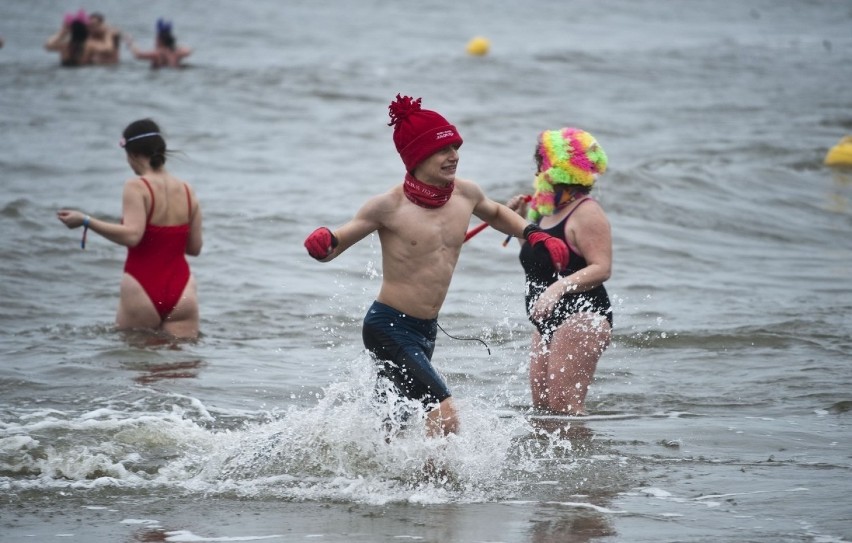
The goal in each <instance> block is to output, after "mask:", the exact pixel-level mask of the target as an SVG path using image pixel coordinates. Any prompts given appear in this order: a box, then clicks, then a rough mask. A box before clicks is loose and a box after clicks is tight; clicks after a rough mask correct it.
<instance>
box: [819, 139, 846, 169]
mask: <svg viewBox="0 0 852 543" xmlns="http://www.w3.org/2000/svg"><path fill="white" fill-rule="evenodd" d="M825 165H826V166H849V167H852V136H846V137H844V138H843V139H841V140H840V142H839V143H838V144H837V145H835V146H834V147H832V148H831V149H829V150H828V153H826V155H825Z"/></svg>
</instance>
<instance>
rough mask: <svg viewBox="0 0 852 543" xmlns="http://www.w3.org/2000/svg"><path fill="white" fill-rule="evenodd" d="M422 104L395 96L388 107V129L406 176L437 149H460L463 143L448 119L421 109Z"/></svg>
mask: <svg viewBox="0 0 852 543" xmlns="http://www.w3.org/2000/svg"><path fill="white" fill-rule="evenodd" d="M421 100H422V98H418V99H416V100H414V99H413V98H411V97H410V96H400V95H399V94H397V95H396V100H395V101H393V102H391V105H390V106H388V115H390V118H391V122H389V123H388V126H393V142H394V144H395V145H396V150H397V152H399V156H401V157H402V162H403V163H404V164H405V169H406V170H407V171H409V172H413V171H414V168H416V167H417V165H418V164H420V163H421V162H423V161H424V160H426V159H427V158H429V157H430V156H431V155H432V154H433V153H434V152H435V151H437V150H438V149H442V148H444V147H446V146H448V145H461V144H462V141H463V140H462V138H461V136H460V135H459V132H458V130H456V127H455V126H453V125H451V124H450V123H449V121H447V119H445V118H443V117H441V116H440V115H439V114H438V113H436V112H434V111H429V110H428V109H421V108H420V101H421Z"/></svg>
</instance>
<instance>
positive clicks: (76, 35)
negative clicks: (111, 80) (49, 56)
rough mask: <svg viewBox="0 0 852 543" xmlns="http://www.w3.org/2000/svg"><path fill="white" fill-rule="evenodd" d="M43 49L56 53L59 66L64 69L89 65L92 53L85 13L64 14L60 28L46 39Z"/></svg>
mask: <svg viewBox="0 0 852 543" xmlns="http://www.w3.org/2000/svg"><path fill="white" fill-rule="evenodd" d="M44 48H45V49H46V50H48V51H55V52H58V53H59V62H60V65H62V66H64V67H76V66H84V65H86V64H90V63H91V55H92V51H91V43H90V41H89V17H88V15H86V12H85V11H83V10H80V11H79V12H77V13H66V14H65V17H64V18H63V20H62V28H60V29H59V30H58V31H57V32H56V33H55V34H54V35H52V36H51V37H50V38H48V40H47V42H45V44H44Z"/></svg>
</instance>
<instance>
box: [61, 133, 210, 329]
mask: <svg viewBox="0 0 852 543" xmlns="http://www.w3.org/2000/svg"><path fill="white" fill-rule="evenodd" d="M120 145H121V147H123V148H124V150H125V151H126V153H127V162H128V164H129V165H130V168H131V169H132V170H133V172H134V173H135V174H136V175H137V176H138V177H133V178H131V179H130V180H128V181H127V182H126V183H125V185H124V194H123V196H122V221H121V223H120V224H115V223H111V222H107V221H104V220H100V219H96V218H94V217H91V216H89V215H86V214H84V213H82V212H80V211H72V210H68V209H60V210H59V211H58V212H57V217H58V218H59V220H60V221H62V223H63V224H65V226H67V227H68V228H78V227H80V226H83V227H84V231H83V242H82V246H83V248H85V240H86V231H87V230H88V229H92V230H93V231H94V232H97V233H98V234H100V235H101V236H103V237H105V238H106V239H108V240H109V241H112V242H114V243H117V244H119V245H124V246H126V247H127V260H126V262H125V264H124V276H123V278H122V280H121V288H120V297H119V304H118V313H117V315H116V325H117V327H118V328H119V329H120V330H127V329H151V330H162V331H164V332H166V333H168V334H171V335H172V336H175V337H177V338H190V339H193V338H196V337H198V324H199V311H198V294H197V290H196V284H195V278H194V277H193V275H192V274H191V273H190V269H189V265H188V264H187V261H186V257H185V255H187V254H188V255H192V256H198V255H199V254H200V253H201V245H202V237H201V207H200V205H199V203H198V200H197V198H196V196H195V192H194V191H193V189H192V187H190V186H189V184H188V183H186V182H184V181H182V180H180V179H178V178H176V177H174V176H173V175H171V174H170V173H169V172H168V171H166V168H165V164H166V155H167V151H166V140H165V139H164V138H163V135H162V133H161V131H160V127H159V126H157V124H156V123H155V122H154V121H152V120H150V119H142V120H139V121H135V122H133V123H130V125H128V126H127V128H125V129H124V133H123V136H122V138H121V141H120Z"/></svg>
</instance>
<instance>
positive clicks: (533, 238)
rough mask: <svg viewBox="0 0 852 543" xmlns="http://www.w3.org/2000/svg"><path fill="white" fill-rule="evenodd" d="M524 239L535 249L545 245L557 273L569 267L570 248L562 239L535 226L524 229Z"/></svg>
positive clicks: (531, 225)
mask: <svg viewBox="0 0 852 543" xmlns="http://www.w3.org/2000/svg"><path fill="white" fill-rule="evenodd" d="M524 239H526V240H527V241H528V242H529V243H530V245H532V246H533V247H535V246H536V245H538V244H539V243H544V248H545V249H547V252H548V253H550V260H551V262H553V267H554V268H556V271H562V270H563V269H565V266H567V265H568V246H567V245H565V242H564V241H562V240H561V239H559V238H555V237H553V236H551V235H550V234H548V233H546V232H544V231H543V230H542V229H541V228H539V227H538V226H536V225H534V224H530V225H528V226H527V227H526V228H524Z"/></svg>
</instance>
